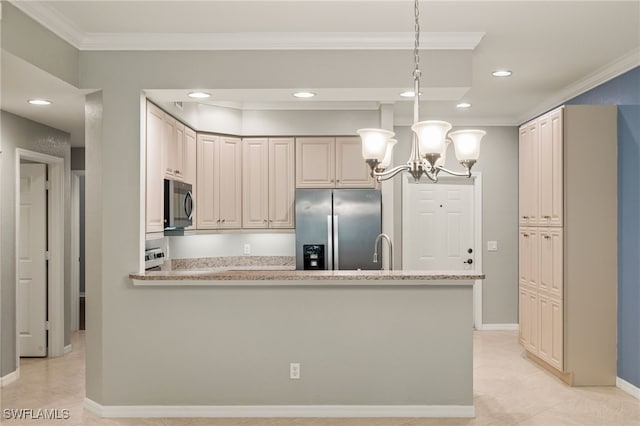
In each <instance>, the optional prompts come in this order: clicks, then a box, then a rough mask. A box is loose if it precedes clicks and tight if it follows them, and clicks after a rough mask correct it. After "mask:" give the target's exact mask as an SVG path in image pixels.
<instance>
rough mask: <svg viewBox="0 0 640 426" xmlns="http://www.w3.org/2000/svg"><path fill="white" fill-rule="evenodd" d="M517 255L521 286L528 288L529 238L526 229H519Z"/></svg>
mask: <svg viewBox="0 0 640 426" xmlns="http://www.w3.org/2000/svg"><path fill="white" fill-rule="evenodd" d="M518 242H519V248H520V250H519V253H518V272H519V276H520V278H519V282H520V285H521V286H528V285H529V280H530V279H531V260H532V259H531V238H530V234H529V229H528V228H520V232H519V237H518Z"/></svg>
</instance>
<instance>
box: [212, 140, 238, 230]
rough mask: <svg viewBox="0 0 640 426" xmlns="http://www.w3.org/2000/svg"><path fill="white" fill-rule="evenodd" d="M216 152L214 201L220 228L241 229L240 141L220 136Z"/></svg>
mask: <svg viewBox="0 0 640 426" xmlns="http://www.w3.org/2000/svg"><path fill="white" fill-rule="evenodd" d="M218 152H219V156H218V163H216V166H217V167H216V169H217V171H218V172H217V174H216V177H217V180H216V182H215V184H214V200H217V201H218V208H219V214H220V217H219V219H220V228H241V227H242V140H241V139H240V138H237V137H230V136H221V137H220V139H219V151H218Z"/></svg>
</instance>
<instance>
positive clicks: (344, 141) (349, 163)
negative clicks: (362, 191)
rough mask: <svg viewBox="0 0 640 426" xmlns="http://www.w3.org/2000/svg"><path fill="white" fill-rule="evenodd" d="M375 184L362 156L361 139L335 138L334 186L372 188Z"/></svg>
mask: <svg viewBox="0 0 640 426" xmlns="http://www.w3.org/2000/svg"><path fill="white" fill-rule="evenodd" d="M375 184H376V181H375V180H374V179H373V178H372V177H371V169H370V168H369V166H368V165H367V163H365V161H364V159H363V158H362V142H361V139H360V138H359V137H341V138H336V188H374V187H375Z"/></svg>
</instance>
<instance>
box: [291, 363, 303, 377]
mask: <svg viewBox="0 0 640 426" xmlns="http://www.w3.org/2000/svg"><path fill="white" fill-rule="evenodd" d="M289 378H290V379H299V378H300V364H299V363H297V362H292V363H291V364H289Z"/></svg>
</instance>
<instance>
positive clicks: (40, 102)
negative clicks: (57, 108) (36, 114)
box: [29, 99, 51, 105]
mask: <svg viewBox="0 0 640 426" xmlns="http://www.w3.org/2000/svg"><path fill="white" fill-rule="evenodd" d="M29 103H30V104H31V105H51V101H48V100H46V99H29Z"/></svg>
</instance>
